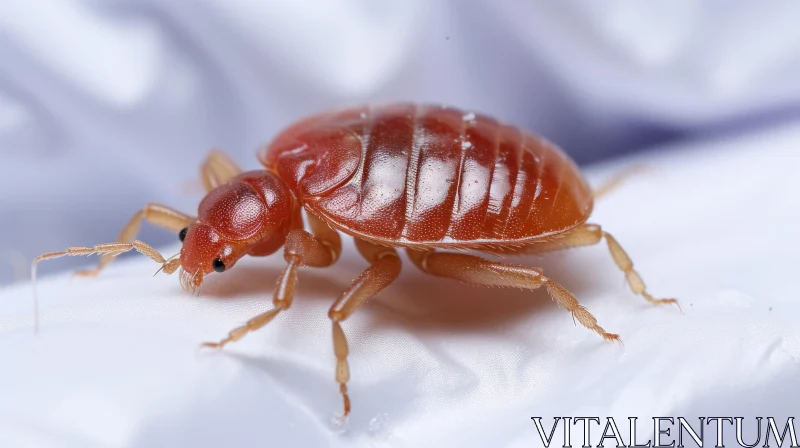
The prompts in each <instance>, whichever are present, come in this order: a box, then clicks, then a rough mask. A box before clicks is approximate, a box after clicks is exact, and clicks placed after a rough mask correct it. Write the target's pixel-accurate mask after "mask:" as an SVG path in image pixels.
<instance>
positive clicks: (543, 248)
mask: <svg viewBox="0 0 800 448" xmlns="http://www.w3.org/2000/svg"><path fill="white" fill-rule="evenodd" d="M603 238H605V240H606V243H607V244H608V250H609V252H611V256H612V257H613V258H614V262H615V263H616V264H617V266H618V267H619V268H620V270H622V272H624V273H625V278H626V279H627V281H628V285H630V287H631V289H632V290H633V292H634V293H635V294H639V295H641V296H642V297H644V298H645V300H647V301H648V302H650V303H652V304H654V305H664V304H675V305H678V301H677V300H676V299H656V298H654V297H653V296H651V295H650V293H648V292H647V289H646V288H645V284H644V281H643V280H642V277H641V276H640V275H639V274H638V273H637V272H636V270H634V269H633V262H632V261H631V258H630V257H629V256H628V254H627V253H626V252H625V251H624V250H623V249H622V246H620V245H619V243H618V242H617V240H616V239H615V238H614V237H613V236H611V234H610V233H608V232H606V231H604V230H603V229H602V228H601V227H600V226H598V225H596V224H584V225H582V226H579V227H577V228H575V229H574V230H571V231H570V232H568V233H567V234H565V235H563V236H561V237H559V238H557V239H555V240H552V241H546V242H542V243H534V244H531V245H528V246H525V247H523V248H521V249H520V250H519V251H517V253H529V254H530V253H542V252H549V251H553V250H562V249H568V248H570V247H578V246H591V245H594V244H597V243H599V242H600V241H601V240H602V239H603ZM678 307H680V305H678Z"/></svg>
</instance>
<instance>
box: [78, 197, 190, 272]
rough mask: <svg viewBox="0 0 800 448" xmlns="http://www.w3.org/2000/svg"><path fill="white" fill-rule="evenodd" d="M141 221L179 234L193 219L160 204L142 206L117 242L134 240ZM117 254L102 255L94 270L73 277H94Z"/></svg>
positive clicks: (123, 229)
mask: <svg viewBox="0 0 800 448" xmlns="http://www.w3.org/2000/svg"><path fill="white" fill-rule="evenodd" d="M142 219H144V220H145V221H147V222H149V223H151V224H154V225H156V226H158V227H161V228H164V229H167V230H171V231H173V232H176V233H177V232H179V231H180V230H181V229H183V228H184V227H186V226H188V225H189V224H191V222H192V221H194V219H195V218H193V217H191V216H189V215H185V214H183V213H181V212H179V211H177V210H175V209H173V208H170V207H167V206H166V205H161V204H147V205H145V206H144V208H143V209H141V210H139V211H138V212H136V214H135V215H133V218H131V220H130V221H128V223H127V224H125V227H123V228H122V232H120V234H119V236H118V237H117V241H118V242H121V243H130V242H131V241H133V240H134V239H135V238H136V235H137V234H138V233H139V228H140V227H141V224H142ZM116 255H117V254H110V253H107V254H104V255H103V256H102V257H100V263H99V264H98V265H97V267H96V268H94V269H88V270H83V271H78V272H76V273H75V275H78V276H82V277H94V276H96V275H97V274H99V273H100V271H102V270H103V268H104V267H106V265H108V264H109V263H111V262H112V261H114V257H115V256H116Z"/></svg>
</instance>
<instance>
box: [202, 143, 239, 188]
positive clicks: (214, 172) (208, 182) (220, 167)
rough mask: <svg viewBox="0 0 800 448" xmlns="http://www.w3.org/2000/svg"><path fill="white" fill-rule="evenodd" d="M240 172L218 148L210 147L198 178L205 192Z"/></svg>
mask: <svg viewBox="0 0 800 448" xmlns="http://www.w3.org/2000/svg"><path fill="white" fill-rule="evenodd" d="M241 172H242V169H241V168H239V166H238V165H236V162H234V161H233V160H231V158H230V157H228V155H227V154H225V153H224V152H223V151H221V150H219V149H212V150H211V152H210V153H209V154H208V156H207V157H206V160H205V161H204V162H203V165H202V166H201V168H200V178H201V179H202V181H203V186H204V187H205V189H206V192H208V191H211V190H213V189H214V188H216V187H217V186H219V185H222V184H224V183H225V182H228V181H229V180H231V179H232V178H234V177H236V176H237V175H239V174H240V173H241Z"/></svg>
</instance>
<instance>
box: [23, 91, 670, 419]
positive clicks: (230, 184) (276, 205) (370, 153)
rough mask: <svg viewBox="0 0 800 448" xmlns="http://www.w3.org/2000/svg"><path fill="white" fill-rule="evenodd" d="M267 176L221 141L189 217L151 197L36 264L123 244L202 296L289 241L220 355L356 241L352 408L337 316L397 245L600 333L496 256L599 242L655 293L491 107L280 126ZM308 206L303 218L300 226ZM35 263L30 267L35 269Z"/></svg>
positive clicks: (577, 192) (521, 269)
mask: <svg viewBox="0 0 800 448" xmlns="http://www.w3.org/2000/svg"><path fill="white" fill-rule="evenodd" d="M258 157H259V160H260V161H261V163H262V164H263V165H264V167H265V169H262V170H255V171H247V172H242V170H241V169H240V168H239V167H238V166H236V164H235V163H234V162H233V161H232V160H231V159H230V158H228V157H227V156H226V155H225V154H224V153H222V152H221V151H218V150H214V151H212V152H211V154H210V155H209V156H208V157H207V159H206V160H205V162H204V163H203V165H202V168H201V177H202V181H203V185H204V186H205V189H206V191H207V195H206V196H205V198H204V199H203V200H202V201H201V202H200V205H199V208H198V213H197V216H190V215H186V214H183V213H181V212H178V211H176V210H174V209H171V208H169V207H166V206H163V205H159V204H148V205H146V206H145V207H144V208H143V209H142V210H140V211H139V212H137V213H136V214H135V215H134V216H133V218H132V219H131V220H130V222H129V223H128V224H127V225H126V226H125V227H124V229H123V230H122V233H121V234H120V235H119V238H118V242H115V243H109V244H100V245H97V246H94V247H72V248H69V249H67V250H66V251H63V252H53V253H48V254H44V255H41V256H40V257H38V258H37V259H36V261H34V267H35V264H36V262H38V261H39V260H43V259H47V258H54V257H59V256H64V255H86V254H95V253H96V254H100V255H101V256H102V257H101V259H100V263H99V265H98V266H97V267H96V268H95V269H93V270H90V271H82V272H79V274H82V275H96V274H97V273H99V272H100V270H101V269H103V267H104V266H106V265H107V264H108V263H109V262H111V261H112V260H113V259H114V257H115V256H116V255H118V254H120V253H122V252H125V251H129V250H137V251H139V252H141V253H143V254H145V255H147V256H149V257H150V258H152V259H153V260H155V261H156V262H158V263H160V264H161V265H162V266H161V270H163V271H164V272H165V273H167V274H171V273H173V272H176V271H178V272H179V277H180V282H181V285H182V286H183V287H184V289H186V290H189V291H192V292H194V291H197V290H198V288H199V287H200V286H201V284H202V282H203V279H204V278H205V276H207V275H209V274H211V273H213V272H224V271H227V270H230V269H231V268H233V267H234V265H235V264H236V261H237V260H239V259H240V258H241V257H243V256H245V255H252V256H265V255H269V254H272V253H274V252H276V251H278V250H279V249H280V248H281V247H283V252H284V259H285V260H286V263H287V264H286V268H285V269H284V270H283V272H282V273H281V275H280V276H279V278H278V281H277V285H276V286H275V289H274V294H273V299H272V301H273V307H272V308H271V309H269V310H267V311H265V312H263V313H261V314H259V315H257V316H255V317H253V318H252V319H250V320H249V321H247V322H246V323H245V324H244V325H242V326H240V327H238V328H235V329H233V330H232V331H230V333H229V334H228V335H227V337H225V338H224V339H222V340H220V341H219V342H214V343H206V344H203V346H205V347H213V348H220V347H223V346H224V345H226V344H228V343H230V342H234V341H237V340H239V339H241V338H242V337H243V336H245V335H246V334H247V333H249V332H251V331H255V330H258V329H259V328H261V327H263V326H264V325H266V324H267V323H269V322H270V321H272V319H273V318H274V317H275V316H276V315H277V314H279V313H280V312H282V311H285V310H288V309H289V308H290V307H291V305H292V300H293V297H294V290H295V285H296V283H297V278H298V274H297V270H298V268H299V267H317V268H321V267H326V266H330V265H332V264H333V263H335V262H336V260H337V259H338V258H339V254H340V252H341V239H340V236H339V232H341V233H345V234H347V235H350V236H352V237H353V238H354V239H355V245H356V248H357V249H358V251H359V252H360V253H361V255H362V256H363V257H364V258H366V260H367V261H368V262H369V263H370V265H369V267H368V268H366V270H364V271H363V272H362V273H361V274H360V275H359V276H358V277H356V279H355V280H354V281H353V282H352V284H351V285H350V286H349V287H348V288H347V290H345V291H344V292H343V293H342V294H341V295H340V296H339V297H338V298H337V299H336V300H335V301H334V303H333V305H332V306H331V307H330V310H329V312H328V317H329V318H330V321H331V326H332V331H333V335H332V339H333V349H334V354H335V356H336V369H335V378H336V382H337V383H338V384H339V390H340V394H341V396H342V399H343V402H344V415H347V414H348V413H349V412H350V398H349V396H348V392H347V382H348V380H349V378H350V372H349V367H348V363H347V357H348V344H347V340H346V338H345V335H344V333H343V331H342V328H341V326H340V323H341V322H342V321H344V320H345V319H347V318H348V317H349V316H351V315H352V314H353V313H354V312H355V311H356V310H358V309H359V308H361V307H362V306H363V305H364V304H365V303H366V302H367V300H369V299H370V298H372V297H374V296H375V295H376V294H378V293H379V292H380V291H381V290H383V289H384V288H386V287H387V286H389V285H390V284H391V283H392V282H393V281H394V280H395V279H396V278H397V277H398V276H399V274H400V268H401V261H400V258H399V257H398V253H397V250H398V249H401V248H402V249H405V250H406V251H407V253H408V256H409V259H410V260H411V261H412V263H413V264H415V265H416V267H418V268H419V269H421V270H422V271H423V272H425V273H428V274H430V275H433V276H436V277H447V278H451V279H456V280H460V281H462V282H466V283H469V284H473V285H488V286H501V287H516V288H524V289H531V290H532V289H536V288H539V287H541V286H544V288H545V289H546V291H547V292H548V293H549V295H550V297H551V298H552V299H553V300H554V301H555V302H556V303H558V304H559V305H560V306H561V307H563V308H565V309H566V310H567V311H569V312H570V313H572V315H573V317H574V318H575V320H576V321H578V322H579V323H581V324H582V325H583V326H585V327H586V328H588V329H590V330H593V331H595V332H597V333H598V334H599V335H600V336H602V337H603V339H606V340H609V341H616V340H619V336H618V335H616V334H613V333H609V332H607V331H606V330H605V329H603V328H602V327H601V326H600V325H599V324H598V323H597V320H596V319H595V317H594V316H592V314H591V313H590V312H589V311H588V310H587V309H586V308H585V307H583V306H582V305H580V304H579V303H578V300H577V299H576V298H575V296H574V295H573V294H572V293H571V292H569V291H568V290H567V289H565V288H564V287H563V286H561V285H560V284H558V283H556V282H555V281H554V280H553V279H551V278H549V277H547V276H545V274H544V271H543V270H542V269H540V268H537V267H530V266H524V265H520V264H512V263H507V262H501V261H493V260H491V259H487V258H484V257H481V256H479V255H477V254H473V253H467V252H469V251H471V252H485V253H489V254H504V255H511V254H523V253H542V252H547V251H552V250H558V249H564V248H569V247H575V246H588V245H593V244H597V243H599V242H600V241H602V240H604V239H605V241H606V243H607V244H608V248H609V251H610V252H611V255H612V258H613V259H614V261H615V262H616V264H617V266H618V267H619V268H620V269H621V270H622V271H623V272H624V274H625V276H626V278H627V281H628V284H629V285H630V287H631V289H632V290H633V292H634V293H636V294H639V295H641V296H642V297H644V298H645V299H646V300H647V301H649V302H651V303H653V304H665V303H675V304H677V301H676V300H675V299H656V298H653V297H652V296H651V295H650V294H649V293H648V292H647V291H646V289H645V285H644V282H643V281H642V279H641V277H640V276H639V274H637V273H636V271H635V270H634V269H633V263H632V262H631V259H630V258H629V257H628V255H627V254H626V253H625V251H624V250H623V249H622V248H621V246H620V245H619V243H617V241H616V239H614V238H613V237H612V236H611V235H610V234H609V233H608V232H605V231H604V230H603V229H602V228H601V227H600V226H598V225H596V224H589V223H587V220H588V219H589V216H590V214H591V212H592V208H593V204H594V195H593V194H592V190H591V189H590V187H589V185H588V184H587V182H586V180H585V179H584V178H583V176H582V175H581V172H580V171H579V169H578V168H577V166H576V165H575V163H574V162H573V161H572V160H571V159H570V158H569V157H568V156H567V155H566V154H565V153H564V152H563V151H562V150H560V149H559V148H558V147H556V146H555V145H553V144H552V143H550V142H548V141H547V140H545V139H543V138H541V137H538V136H536V135H534V134H532V133H529V132H526V131H523V130H521V129H520V128H518V127H514V126H510V125H507V124H503V123H501V122H499V121H497V120H495V119H493V118H491V117H489V116H485V115H481V114H475V113H467V112H464V111H461V110H458V109H455V108H450V107H444V106H430V105H415V104H390V105H383V106H379V107H378V106H376V107H369V106H364V107H354V108H349V109H340V110H336V111H331V112H327V113H322V114H319V115H316V116H312V117H310V118H307V119H305V120H302V121H300V122H298V123H296V124H294V125H292V126H290V127H288V128H287V129H285V130H284V131H282V132H281V133H280V134H279V135H278V136H277V137H276V138H275V139H274V140H273V141H272V143H271V144H269V145H267V146H266V147H264V148H263V149H262V150H261V151H260V152H259V154H258ZM303 211H305V216H306V217H307V220H308V224H309V225H308V228H309V230H310V231H306V230H305V229H304V224H303V218H302V215H303V213H302V212H303ZM142 220H145V221H148V222H150V223H152V224H155V225H157V226H160V227H163V228H165V229H168V230H171V231H174V232H177V233H178V235H179V238H180V240H181V241H182V242H183V245H182V248H181V251H180V253H179V254H178V255H176V256H174V257H172V258H169V259H164V257H162V256H161V254H159V253H158V252H157V251H156V250H155V249H153V248H152V247H150V246H149V245H147V244H145V243H143V242H141V241H134V239H135V237H136V234H137V232H138V230H139V226H140V223H141V221H142ZM34 272H35V270H34Z"/></svg>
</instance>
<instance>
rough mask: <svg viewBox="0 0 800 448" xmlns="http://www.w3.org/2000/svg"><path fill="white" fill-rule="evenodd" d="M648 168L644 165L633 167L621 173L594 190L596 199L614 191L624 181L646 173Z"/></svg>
mask: <svg viewBox="0 0 800 448" xmlns="http://www.w3.org/2000/svg"><path fill="white" fill-rule="evenodd" d="M646 169H647V168H646V167H645V166H644V165H631V166H629V167H627V168H625V169H623V170H622V171H620V172H619V173H617V174H615V175H614V176H613V177H611V179H608V180H606V181H605V182H603V183H602V184H600V186H598V187H597V188H595V189H594V191H593V192H592V193H593V195H594V198H595V199H599V198H601V197H603V196H605V195H607V194H608V193H610V192H612V191H614V190H616V189H617V187H619V186H620V185H621V184H622V183H623V182H624V181H626V180H628V178H630V177H633V176H634V175H636V174H640V173H642V172H643V171H645V170H646Z"/></svg>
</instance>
